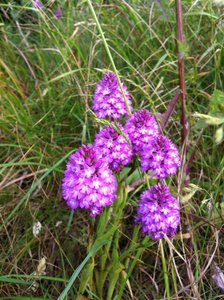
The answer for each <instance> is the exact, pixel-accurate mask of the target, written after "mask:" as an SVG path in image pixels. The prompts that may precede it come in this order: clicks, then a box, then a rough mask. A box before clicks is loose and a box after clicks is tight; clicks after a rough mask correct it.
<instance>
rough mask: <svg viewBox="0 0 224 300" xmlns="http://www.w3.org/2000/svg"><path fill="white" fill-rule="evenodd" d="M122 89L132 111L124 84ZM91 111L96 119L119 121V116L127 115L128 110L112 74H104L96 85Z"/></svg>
mask: <svg viewBox="0 0 224 300" xmlns="http://www.w3.org/2000/svg"><path fill="white" fill-rule="evenodd" d="M122 87H123V91H124V94H125V97H126V99H127V103H128V106H129V108H130V110H132V105H131V100H130V95H129V93H128V90H127V87H126V86H125V85H124V84H122ZM93 110H94V111H95V113H96V115H97V117H98V118H105V117H112V118H114V119H119V118H120V117H121V116H124V115H128V109H127V107H126V103H125V100H124V98H123V95H122V92H121V89H120V87H119V85H118V81H117V77H116V75H115V74H114V73H112V72H108V73H106V74H105V75H104V77H103V78H102V79H101V81H100V82H99V83H98V85H97V87H96V90H95V94H94V97H93Z"/></svg>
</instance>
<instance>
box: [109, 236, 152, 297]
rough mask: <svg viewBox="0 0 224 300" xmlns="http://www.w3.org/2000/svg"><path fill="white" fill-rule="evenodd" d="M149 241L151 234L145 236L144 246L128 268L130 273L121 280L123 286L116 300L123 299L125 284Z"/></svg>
mask: <svg viewBox="0 0 224 300" xmlns="http://www.w3.org/2000/svg"><path fill="white" fill-rule="evenodd" d="M148 241H149V236H148V235H147V236H145V237H144V239H143V242H142V244H143V245H142V247H141V248H140V249H139V250H138V251H137V253H136V254H135V255H134V260H133V261H132V263H131V265H130V267H129V268H128V273H127V274H126V276H125V277H124V279H123V280H122V282H121V286H120V288H119V294H118V295H117V296H116V298H115V299H116V300H121V299H122V295H123V292H124V289H125V285H126V282H127V280H128V279H129V277H130V276H131V274H132V272H133V270H134V267H135V265H136V264H137V262H138V259H139V257H140V256H141V255H142V253H143V252H144V251H145V249H146V247H145V246H144V244H146V243H147V242H148Z"/></svg>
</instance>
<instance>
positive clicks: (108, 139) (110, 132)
mask: <svg viewBox="0 0 224 300" xmlns="http://www.w3.org/2000/svg"><path fill="white" fill-rule="evenodd" d="M118 126H119V127H118V129H117V130H119V131H121V132H122V131H123V127H122V125H120V124H118ZM95 147H96V152H97V155H98V157H99V158H103V159H105V160H106V161H107V162H108V164H109V167H110V168H111V170H112V171H116V172H119V171H120V170H121V167H122V166H126V165H127V164H128V163H129V162H130V161H131V159H132V148H131V146H130V145H129V143H128V141H127V140H126V139H125V137H124V136H123V135H121V134H119V133H118V132H117V131H116V130H115V129H114V128H113V127H111V126H106V127H105V128H104V129H102V130H100V132H99V133H98V134H97V135H96V138H95Z"/></svg>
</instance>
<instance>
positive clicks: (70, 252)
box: [0, 0, 224, 300]
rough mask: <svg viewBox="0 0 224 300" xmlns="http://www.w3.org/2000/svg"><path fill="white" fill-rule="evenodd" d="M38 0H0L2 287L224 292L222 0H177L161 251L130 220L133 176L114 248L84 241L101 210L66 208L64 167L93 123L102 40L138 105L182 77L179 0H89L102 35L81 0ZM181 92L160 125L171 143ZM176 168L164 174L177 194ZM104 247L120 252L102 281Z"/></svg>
mask: <svg viewBox="0 0 224 300" xmlns="http://www.w3.org/2000/svg"><path fill="white" fill-rule="evenodd" d="M220 2H221V1H220ZM42 3H43V4H44V8H43V9H35V8H33V7H32V1H28V0H21V1H11V0H10V1H9V0H8V1H0V253H1V256H0V300H1V299H12V300H14V299H18V300H28V299H30V300H32V299H36V300H41V299H42V300H43V299H47V300H51V299H60V300H62V299H67V300H69V299H78V300H85V299H107V300H110V299H114V300H116V299H117V300H118V299H124V300H127V299H139V300H142V299H148V300H151V299H168V298H169V299H203V300H215V299H217V300H218V299H224V296H223V295H224V280H223V278H224V274H223V273H222V270H223V271H224V235H223V233H224V227H223V224H224V222H223V220H224V193H223V191H224V181H223V178H224V174H223V173H224V156H223V153H224V148H223V143H222V139H223V137H222V134H223V131H224V129H223V128H224V127H223V126H224V125H223V124H224V117H223V116H224V115H223V113H224V104H223V103H224V68H223V66H224V18H223V15H224V4H223V6H221V5H216V4H215V3H213V1H211V0H198V1H196V0H194V1H193V0H183V1H182V4H183V14H184V33H185V43H184V44H183V45H181V49H182V51H183V53H184V55H185V72H186V74H185V80H186V86H187V109H186V115H187V118H188V122H189V136H188V144H187V159H186V161H187V162H189V160H190V164H189V168H190V172H189V182H190V183H189V185H188V186H187V187H184V188H183V189H182V190H181V191H179V192H180V193H179V195H178V196H179V199H180V201H181V207H182V208H181V228H179V230H178V232H177V234H176V236H175V237H174V238H173V239H172V240H170V239H168V238H166V239H164V240H163V246H164V248H163V249H164V255H163V254H162V253H161V251H160V248H159V244H158V242H155V241H152V240H150V238H148V237H144V236H143V235H142V234H141V232H140V230H139V229H135V228H137V227H136V226H135V224H134V214H135V211H136V206H137V202H138V199H139V194H140V189H141V188H142V187H143V186H144V183H142V185H140V186H139V187H138V189H136V190H131V191H130V192H129V194H128V198H127V199H128V200H127V203H126V205H125V207H124V208H123V209H124V215H123V217H122V222H121V223H120V226H119V227H118V228H116V232H117V233H118V234H119V242H117V244H116V247H117V253H118V254H119V255H118V256H117V257H116V258H114V255H113V252H112V251H110V248H109V247H108V245H107V244H106V245H103V246H102V247H101V249H100V250H99V249H97V250H96V252H95V253H93V252H91V251H92V250H91V245H92V243H93V239H94V236H95V230H96V228H99V227H100V224H99V222H100V219H99V217H97V218H96V219H95V220H94V219H93V218H90V217H89V214H88V212H86V211H85V210H81V209H77V210H75V211H71V210H70V209H69V208H68V207H67V206H66V204H65V201H64V200H63V198H62V195H61V180H62V178H63V173H64V170H65V165H66V162H67V159H68V156H69V155H70V154H71V153H73V152H74V151H75V150H76V149H77V148H78V147H79V146H80V145H81V144H83V143H93V141H94V136H95V134H96V133H97V132H98V130H99V127H100V125H99V122H98V121H97V119H96V118H95V117H94V114H93V113H92V112H91V107H92V97H93V94H94V90H95V87H96V84H97V83H98V81H99V80H100V79H101V78H102V76H103V74H104V73H105V72H107V71H113V68H112V64H111V59H110V58H109V56H108V51H107V49H106V48H105V43H106V45H107V47H108V49H109V51H110V54H111V56H112V57H113V60H114V63H115V66H116V69H117V72H118V74H119V76H120V78H121V79H122V80H123V82H125V84H126V85H127V87H128V90H129V91H130V94H131V96H132V103H133V107H134V110H138V109H140V108H146V109H148V110H149V111H151V112H152V113H157V115H158V113H163V112H165V111H166V108H167V105H168V104H169V101H170V100H171V99H172V98H173V97H174V95H175V94H176V92H177V90H178V88H179V79H178V61H177V60H178V58H177V51H176V49H177V44H176V16H175V1H172V0H170V1H166V0H160V1H152V0H143V1H140V0H130V1H124V0H115V1H110V0H108V1H103V0H102V1H101V0H95V1H92V5H93V9H94V11H95V13H96V16H97V20H98V21H99V24H100V27H101V29H102V31H103V33H104V37H105V40H104V41H103V38H102V35H101V34H100V31H99V28H98V27H97V24H96V20H95V18H94V16H93V12H92V11H91V8H90V5H89V3H90V1H89V0H88V1H81V0H80V1H78V0H70V1H69V0H63V1H44V0H43V1H42ZM58 6H60V8H61V9H62V17H61V18H57V17H55V15H54V11H55V10H56V9H57V7H58ZM180 102H181V101H179V103H178V104H177V106H176V107H175V111H174V113H173V114H172V117H171V119H170V120H169V123H168V125H167V126H166V128H165V130H164V131H165V133H166V134H167V136H168V137H169V138H171V139H172V141H173V142H174V143H175V144H176V145H177V146H178V147H179V149H181V124H180V113H181V103H180ZM217 119H218V121H217ZM192 153H193V154H192ZM191 158H193V159H192V160H191ZM179 172H181V170H180V171H179ZM135 175H136V174H135ZM178 178H179V177H178V175H176V176H173V177H172V179H168V181H167V183H170V184H172V188H171V190H172V192H173V194H174V195H177V186H178V180H179V179H178ZM131 180H132V178H130V182H131ZM38 226H39V230H38ZM97 226H99V227H97ZM107 240H108V238H105V239H104V238H102V239H101V242H102V243H104V242H105V241H107ZM101 256H103V257H105V262H106V263H105V265H106V266H110V265H113V264H115V259H116V263H118V264H119V266H122V267H120V268H118V269H117V273H116V272H115V273H113V274H116V276H117V277H116V280H114V278H115V277H113V276H110V271H108V273H105V274H104V275H105V278H104V277H103V278H104V280H105V282H104V285H103V287H102V286H101V287H99V285H100V284H99V282H100V280H101V279H102V277H100V276H102V274H100V272H99V270H98V261H99V259H100V257H101ZM161 256H162V257H164V256H165V264H166V267H164V260H161ZM85 263H86V265H85V266H84V264H85ZM88 268H89V269H88ZM105 268H106V267H105ZM108 270H111V269H110V268H109V269H108ZM88 272H89V273H88ZM111 272H112V271H111ZM166 272H167V273H168V276H166ZM90 273H91V274H92V277H91V280H90V279H89V278H88V280H87V277H88V276H89V274H90ZM164 273H165V274H164ZM220 274H221V275H220ZM222 276H223V277H222ZM100 278H101V279H100ZM217 278H222V280H221V279H219V281H217ZM164 279H165V282H164ZM220 280H221V283H220ZM68 284H70V286H68ZM167 286H169V292H168V287H167ZM66 287H67V289H66ZM63 291H64V292H63Z"/></svg>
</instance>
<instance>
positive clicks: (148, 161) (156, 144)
mask: <svg viewBox="0 0 224 300" xmlns="http://www.w3.org/2000/svg"><path fill="white" fill-rule="evenodd" d="M140 157H141V160H140V162H141V169H142V171H148V170H152V173H153V175H154V176H156V177H157V178H165V177H167V176H169V175H173V174H175V173H176V172H177V169H178V168H179V166H180V156H179V152H178V149H177V147H176V146H175V145H174V144H173V143H172V142H171V141H170V140H169V139H168V138H167V137H166V136H164V135H158V136H155V137H154V138H152V139H151V141H150V143H148V145H147V146H145V147H144V151H142V153H141V156H140Z"/></svg>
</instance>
